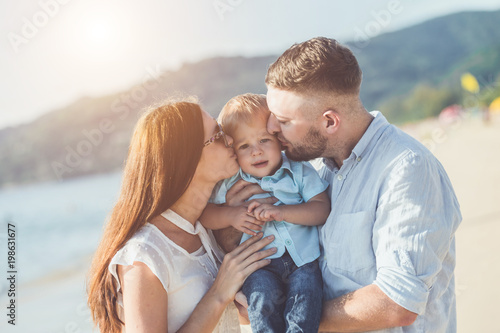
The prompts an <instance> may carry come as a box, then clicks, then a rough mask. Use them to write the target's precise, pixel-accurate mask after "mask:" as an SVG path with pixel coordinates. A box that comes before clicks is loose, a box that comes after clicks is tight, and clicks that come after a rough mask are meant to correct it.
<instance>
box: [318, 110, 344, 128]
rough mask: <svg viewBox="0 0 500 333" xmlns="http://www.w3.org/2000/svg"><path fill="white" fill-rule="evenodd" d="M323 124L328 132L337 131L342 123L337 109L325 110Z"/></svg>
mask: <svg viewBox="0 0 500 333" xmlns="http://www.w3.org/2000/svg"><path fill="white" fill-rule="evenodd" d="M322 117H323V125H324V129H325V131H326V133H327V134H332V133H334V132H336V131H337V129H338V128H339V125H340V117H339V113H338V112H337V111H333V110H326V111H325V112H323V116H322Z"/></svg>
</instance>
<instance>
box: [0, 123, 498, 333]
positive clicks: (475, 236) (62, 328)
mask: <svg viewBox="0 0 500 333" xmlns="http://www.w3.org/2000/svg"><path fill="white" fill-rule="evenodd" d="M404 130H405V131H407V132H408V133H410V134H411V135H413V136H414V137H416V138H417V139H419V140H421V141H422V142H424V143H425V144H426V145H427V146H428V147H429V148H430V149H431V150H432V151H433V153H434V154H435V155H436V156H437V157H438V159H439V160H440V161H441V162H442V164H443V165H444V167H445V168H446V170H447V172H448V174H449V176H450V179H451V181H452V183H453V186H454V188H455V191H456V193H457V196H458V198H459V201H460V204H461V209H462V214H463V222H462V225H461V226H460V228H459V230H458V232H457V234H456V240H457V242H456V244H457V267H456V291H457V308H458V327H459V329H458V332H460V333H466V332H500V323H499V322H498V321H497V318H496V315H498V310H499V309H500V306H499V305H498V300H499V299H500V289H499V288H497V287H494V286H495V285H496V283H498V281H500V263H499V261H498V259H496V255H495V254H498V253H500V242H499V241H498V240H497V238H498V236H499V235H500V204H499V199H500V151H499V148H498V147H499V143H500V117H499V116H497V117H494V118H492V121H491V123H490V124H489V125H485V124H484V123H483V122H482V120H481V119H480V118H479V117H477V118H467V119H461V120H459V121H458V122H456V123H454V124H452V125H448V126H445V125H443V124H441V123H439V121H438V120H436V119H432V120H427V121H424V122H422V123H419V124H417V125H407V126H405V127H404ZM88 265H89V260H86V261H82V262H80V263H77V264H76V265H74V266H73V267H69V268H68V270H66V271H62V272H58V273H57V274H51V275H48V276H47V277H46V278H44V279H42V280H38V281H37V282H32V283H30V284H26V285H20V286H19V299H18V301H19V310H18V319H17V320H18V325H16V327H12V326H10V325H8V327H6V325H5V320H2V323H1V324H0V327H1V331H2V332H30V333H31V332H42V333H43V332H47V333H49V332H50V333H63V332H91V331H92V324H91V322H90V320H89V311H88V310H87V309H86V307H85V302H86V300H85V292H84V278H85V274H86V271H87V267H88Z"/></svg>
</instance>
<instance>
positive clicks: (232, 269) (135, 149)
mask: <svg viewBox="0 0 500 333" xmlns="http://www.w3.org/2000/svg"><path fill="white" fill-rule="evenodd" d="M232 141H233V139H232V138H231V137H229V136H226V135H225V134H224V132H223V131H222V129H221V128H220V126H219V125H218V124H217V123H216V121H215V120H214V119H213V118H212V117H211V116H210V115H209V114H208V113H207V112H205V111H202V110H201V109H200V107H199V106H198V105H197V104H194V103H190V102H178V103H168V104H166V105H163V106H161V107H158V108H156V109H152V110H150V111H148V112H147V113H146V114H144V115H143V116H142V117H141V119H140V120H139V122H138V124H137V126H136V129H135V132H134V135H133V137H132V142H131V145H130V149H129V155H128V158H127V163H126V166H125V170H124V176H123V183H122V189H121V192H120V196H119V199H118V202H117V203H116V205H115V207H114V209H113V211H112V214H111V216H110V219H109V222H108V224H107V226H106V229H105V232H104V236H103V239H102V241H101V243H100V245H99V247H98V249H97V252H96V255H95V257H94V260H93V263H92V268H91V272H90V281H89V288H88V294H89V295H88V297H89V299H88V303H89V307H90V309H91V311H92V315H93V319H94V321H95V323H96V324H97V325H99V328H100V331H101V332H103V333H108V332H125V331H126V332H127V333H131V332H149V333H151V332H167V331H168V332H212V331H215V332H226V331H238V323H237V321H236V322H235V321H234V320H235V314H234V313H231V314H230V313H228V311H229V310H226V308H227V309H230V307H228V305H229V304H230V303H231V302H232V301H233V300H234V297H235V294H236V292H237V291H238V290H239V289H240V287H241V285H242V284H243V281H244V280H245V279H246V278H247V277H248V276H249V275H250V274H251V273H252V272H254V271H256V270H257V269H259V268H261V267H263V266H265V265H267V264H268V263H269V260H267V259H264V260H262V259H263V258H265V257H267V256H269V255H270V254H272V253H273V252H274V251H275V249H270V250H265V251H259V250H260V249H262V248H263V247H265V246H266V245H267V244H269V243H270V242H271V241H272V239H267V238H266V239H259V238H260V237H261V236H256V237H253V238H251V239H249V240H248V242H245V243H243V244H241V245H240V246H239V247H238V248H236V249H235V250H234V251H232V252H231V253H229V254H227V255H226V256H225V257H223V255H222V253H221V251H220V250H219V248H218V247H217V245H216V243H215V240H214V238H213V235H212V233H211V232H210V231H208V232H207V230H205V229H204V228H203V226H202V225H201V224H200V223H199V222H198V221H197V220H198V218H199V216H200V215H201V213H202V211H203V209H204V208H205V206H206V204H207V202H208V199H209V197H210V194H211V192H212V189H213V187H214V185H215V184H216V183H217V182H218V181H219V180H221V179H224V178H227V177H229V176H231V175H233V174H234V173H236V172H237V170H238V164H237V162H236V156H235V154H234V151H233V149H232V147H231V146H232ZM222 259H223V260H222ZM218 266H220V267H218ZM233 309H234V307H233ZM219 319H220V320H219Z"/></svg>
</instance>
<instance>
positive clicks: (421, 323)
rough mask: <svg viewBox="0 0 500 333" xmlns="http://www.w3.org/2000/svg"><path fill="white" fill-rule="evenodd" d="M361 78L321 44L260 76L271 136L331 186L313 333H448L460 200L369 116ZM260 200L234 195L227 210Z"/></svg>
mask: <svg viewBox="0 0 500 333" xmlns="http://www.w3.org/2000/svg"><path fill="white" fill-rule="evenodd" d="M361 76H362V73H361V69H360V68H359V65H358V62H357V60H356V58H355V57H354V55H353V54H352V52H351V51H350V50H349V49H348V48H346V47H345V46H342V45H341V44H339V43H337V41H335V40H333V39H327V38H322V37H320V38H313V39H311V40H308V41H306V42H303V43H301V44H296V45H293V46H292V47H290V48H289V49H288V50H286V51H285V52H284V53H283V55H281V56H280V57H279V58H278V60H277V61H276V62H275V63H273V64H272V65H271V67H270V68H269V70H268V73H267V76H266V85H267V88H268V93H267V102H268V106H269V109H270V110H271V112H272V114H271V117H270V118H269V121H268V131H269V132H270V133H273V134H276V135H277V137H278V138H279V140H280V141H281V142H282V144H283V147H284V149H285V150H286V154H287V156H288V157H289V158H291V159H294V160H311V159H314V158H317V157H322V158H323V160H322V162H321V163H322V166H321V168H320V170H319V172H320V175H321V176H322V177H323V178H324V179H326V180H327V181H328V182H329V183H330V188H329V194H330V197H331V208H332V209H331V213H330V216H329V217H328V220H327V221H326V223H325V225H324V226H323V227H322V228H321V229H320V244H321V246H322V256H321V257H320V265H321V270H322V274H323V281H324V296H325V297H324V300H325V302H324V310H323V314H322V323H321V327H320V329H321V330H322V331H335V332H362V331H374V330H380V331H381V332H456V309H455V291H454V272H453V270H454V267H455V237H454V235H455V231H456V229H457V227H458V225H459V223H460V221H461V214H460V209H459V204H458V201H457V199H456V196H455V194H454V191H453V188H452V186H451V183H450V181H449V179H448V177H447V175H446V172H445V170H444V169H443V167H442V166H441V164H440V163H439V162H438V161H437V159H436V158H435V157H434V156H433V155H432V154H431V153H430V152H429V151H428V150H427V149H426V148H425V147H424V146H423V145H421V144H420V143H419V142H417V141H416V140H414V139H412V138H411V137H410V136H408V135H407V134H405V133H403V132H402V131H400V130H399V129H397V128H396V127H394V126H392V125H390V124H389V123H388V122H387V120H386V119H385V118H384V116H383V115H382V114H381V113H379V112H371V113H369V112H367V111H366V110H365V108H364V106H363V104H362V103H361V101H360V98H359V91H360V86H361ZM257 191H258V190H257V189H255V188H254V187H250V186H246V187H245V184H239V186H238V187H235V188H234V191H233V192H232V193H228V202H229V203H234V204H237V203H241V202H243V201H244V200H245V199H246V198H248V197H249V196H250V195H251V194H253V193H254V192H257Z"/></svg>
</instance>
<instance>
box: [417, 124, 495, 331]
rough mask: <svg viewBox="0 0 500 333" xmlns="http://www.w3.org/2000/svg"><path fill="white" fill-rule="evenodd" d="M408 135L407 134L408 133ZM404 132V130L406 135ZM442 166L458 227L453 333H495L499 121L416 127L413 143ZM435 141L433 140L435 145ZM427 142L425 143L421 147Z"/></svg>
mask: <svg viewBox="0 0 500 333" xmlns="http://www.w3.org/2000/svg"><path fill="white" fill-rule="evenodd" d="M413 130H414V129H412V130H411V132H413ZM409 131H410V130H409ZM432 133H434V140H433V141H434V145H433V146H432V147H430V148H433V149H432V151H433V153H434V154H435V155H436V156H437V158H438V159H439V160H440V161H441V163H442V164H443V165H444V167H445V169H446V170H447V172H448V175H449V177H450V179H451V181H452V183H453V187H454V188H455V192H456V194H457V197H458V199H459V202H460V206H461V210H462V216H463V221H462V224H461V226H460V227H459V229H458V231H457V233H456V246H457V266H456V270H455V273H456V293H457V317H458V332H460V333H468V332H485V333H486V332H500V323H499V322H498V320H497V318H496V316H498V313H499V309H500V305H499V304H498V300H499V299H500V289H499V288H498V287H495V286H496V284H497V283H498V281H500V262H499V260H498V258H496V254H498V253H500V242H499V241H498V237H499V236H500V203H499V200H500V150H499V144H500V116H495V117H492V119H491V122H490V124H489V125H485V124H484V123H483V122H482V120H481V119H479V118H471V119H463V120H460V121H458V122H456V123H455V124H453V125H450V126H443V125H441V124H440V123H439V122H437V121H435V120H434V121H430V122H426V123H425V124H421V125H420V127H419V128H418V131H417V132H413V133H412V134H413V135H415V137H417V138H418V139H420V140H422V141H423V142H427V144H432V143H431V142H429V141H428V140H429V138H432V136H433V135H432ZM436 138H437V139H436ZM425 140H427V141H425Z"/></svg>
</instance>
